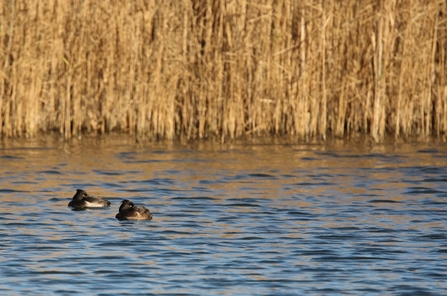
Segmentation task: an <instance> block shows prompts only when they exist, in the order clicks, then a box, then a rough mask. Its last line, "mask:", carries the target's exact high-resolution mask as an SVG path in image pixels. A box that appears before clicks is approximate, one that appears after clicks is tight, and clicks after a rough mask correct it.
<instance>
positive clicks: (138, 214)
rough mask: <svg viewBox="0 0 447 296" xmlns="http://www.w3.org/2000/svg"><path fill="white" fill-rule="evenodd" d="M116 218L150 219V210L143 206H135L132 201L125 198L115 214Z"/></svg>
mask: <svg viewBox="0 0 447 296" xmlns="http://www.w3.org/2000/svg"><path fill="white" fill-rule="evenodd" d="M115 218H116V219H118V220H120V221H121V220H151V219H152V214H151V212H150V211H149V210H148V209H146V208H145V207H143V206H135V205H134V204H133V202H131V201H130V200H128V199H125V200H123V201H122V202H121V205H120V208H119V213H118V214H116V216H115Z"/></svg>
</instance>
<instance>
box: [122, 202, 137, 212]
mask: <svg viewBox="0 0 447 296" xmlns="http://www.w3.org/2000/svg"><path fill="white" fill-rule="evenodd" d="M133 207H134V204H133V202H131V201H130V200H128V199H125V200H123V201H122V202H121V205H120V209H119V211H120V212H121V211H126V210H129V209H132V208H133Z"/></svg>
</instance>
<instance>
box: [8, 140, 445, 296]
mask: <svg viewBox="0 0 447 296" xmlns="http://www.w3.org/2000/svg"><path fill="white" fill-rule="evenodd" d="M446 181H447V148H446V145H445V144H444V143H425V144H414V143H408V144H398V145H392V144H384V145H377V146H365V145H356V144H355V143H335V142H332V143H326V144H307V145H306V144H302V145H301V144H293V145H292V144H281V143H274V142H268V141H266V142H261V141H259V142H250V143H247V142H245V143H238V142H234V143H228V144H216V143H210V142H200V143H195V144H176V143H172V142H168V143H155V144H154V143H135V141H134V140H133V139H132V138H130V137H122V136H117V137H101V138H84V139H82V140H77V139H74V140H72V141H69V142H65V141H63V140H58V139H57V138H50V137H48V138H43V139H34V140H24V139H22V140H8V141H3V142H0V200H1V209H2V210H1V216H0V236H1V240H0V251H1V257H0V294H2V295H27V294H40V295H126V294H129V295H130V294H132V295H148V294H149V295H150V294H156V295H241V294H252V295H340V294H342V295H368V294H374V295H377V294H379V295H443V294H444V295H445V293H446V291H447V232H446V229H447V185H446V184H447V183H446ZM77 188H82V189H84V190H86V191H87V192H88V193H90V194H92V195H97V196H102V197H105V198H107V199H109V200H110V201H111V202H112V206H111V207H110V208H104V209H94V210H85V211H73V210H71V209H70V208H68V207H67V204H68V202H69V201H70V200H71V198H72V196H73V195H74V193H75V189H77ZM123 199H130V200H132V201H133V202H134V203H135V204H139V205H144V206H146V207H147V208H149V209H150V210H151V212H152V213H153V214H154V219H153V220H152V221H140V222H130V221H123V222H120V221H118V220H116V219H115V214H116V213H117V212H118V207H119V203H120V201H121V200H123Z"/></svg>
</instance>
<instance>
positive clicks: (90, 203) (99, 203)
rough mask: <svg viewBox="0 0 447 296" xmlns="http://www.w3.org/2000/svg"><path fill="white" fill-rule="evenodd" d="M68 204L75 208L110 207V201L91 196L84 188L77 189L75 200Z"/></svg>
mask: <svg viewBox="0 0 447 296" xmlns="http://www.w3.org/2000/svg"><path fill="white" fill-rule="evenodd" d="M68 206H69V207H73V208H75V209H85V208H103V207H110V201H108V200H105V199H102V198H100V197H96V196H91V195H89V194H88V193H87V192H85V191H84V190H82V189H76V194H75V195H74V196H73V200H72V201H70V202H69V203H68Z"/></svg>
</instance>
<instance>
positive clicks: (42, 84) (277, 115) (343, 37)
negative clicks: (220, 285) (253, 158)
mask: <svg viewBox="0 0 447 296" xmlns="http://www.w3.org/2000/svg"><path fill="white" fill-rule="evenodd" d="M446 50H447V4H446V2H445V1H396V0H391V1H384V0H381V1H358V0H347V1H336V0H320V1H311V0H304V1H293V0H275V1H273V0H253V1H226V0H221V1H216V0H207V1H202V0H183V1H174V0H171V1H154V0H146V1H144V0H135V1H120V0H115V1H112V0H105V1H89V0H85V1H75V0H59V1H57V0H50V1H26V0H6V1H0V67H1V68H0V96H1V97H0V124H1V135H2V136H3V137H17V136H23V135H27V136H33V135H35V134H36V133H38V132H49V131H58V132H60V133H61V134H63V135H64V136H65V137H66V138H70V137H72V136H77V135H79V134H81V133H107V132H110V131H118V132H125V133H131V134H133V133H135V134H136V135H138V136H141V137H149V138H166V139H173V138H188V139H190V138H207V137H216V138H218V139H222V140H224V139H225V138H234V137H239V136H244V135H263V134H274V135H292V136H296V137H297V138H300V139H309V138H322V139H324V138H325V137H326V135H328V134H332V135H334V136H337V137H343V136H346V135H352V134H356V133H360V134H368V135H370V136H371V137H372V138H373V139H374V140H375V141H380V140H381V139H382V138H383V137H384V136H385V135H387V134H391V135H394V136H395V137H396V138H398V137H401V136H404V137H410V136H419V137H422V138H426V137H429V136H436V137H444V136H445V135H446V131H447V106H446V103H447V101H446V100H447V79H446V65H447V62H446Z"/></svg>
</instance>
